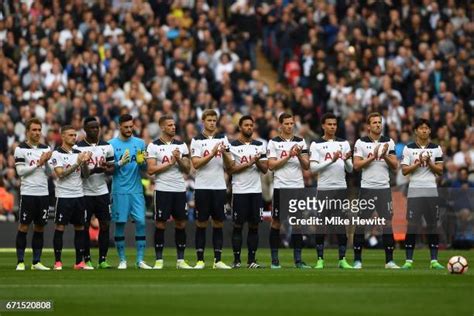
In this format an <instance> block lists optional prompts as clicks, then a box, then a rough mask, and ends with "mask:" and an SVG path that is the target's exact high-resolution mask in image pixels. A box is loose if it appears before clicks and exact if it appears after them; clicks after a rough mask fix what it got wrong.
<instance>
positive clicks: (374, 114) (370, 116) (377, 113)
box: [367, 112, 382, 124]
mask: <svg viewBox="0 0 474 316" xmlns="http://www.w3.org/2000/svg"><path fill="white" fill-rule="evenodd" d="M373 117H380V119H382V114H380V113H379V112H372V113H370V114H369V115H368V116H367V124H370V120H371V119H372V118H373Z"/></svg>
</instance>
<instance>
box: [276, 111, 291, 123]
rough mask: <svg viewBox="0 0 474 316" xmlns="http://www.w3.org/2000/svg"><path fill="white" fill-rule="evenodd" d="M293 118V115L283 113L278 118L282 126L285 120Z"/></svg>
mask: <svg viewBox="0 0 474 316" xmlns="http://www.w3.org/2000/svg"><path fill="white" fill-rule="evenodd" d="M292 117H293V115H291V114H288V113H283V114H281V115H280V116H279V117H278V122H280V124H282V123H283V121H284V120H286V119H289V118H292Z"/></svg>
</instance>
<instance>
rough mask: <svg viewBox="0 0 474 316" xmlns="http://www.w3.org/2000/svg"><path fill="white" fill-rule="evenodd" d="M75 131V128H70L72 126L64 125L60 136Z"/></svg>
mask: <svg viewBox="0 0 474 316" xmlns="http://www.w3.org/2000/svg"><path fill="white" fill-rule="evenodd" d="M71 129H72V130H75V128H74V127H73V126H72V125H69V124H68V125H64V126H63V127H61V134H64V133H65V132H66V131H69V130H71Z"/></svg>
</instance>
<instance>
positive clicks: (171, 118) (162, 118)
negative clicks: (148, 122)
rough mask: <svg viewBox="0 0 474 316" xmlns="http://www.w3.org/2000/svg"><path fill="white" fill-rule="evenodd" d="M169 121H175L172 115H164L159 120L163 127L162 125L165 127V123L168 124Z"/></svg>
mask: <svg viewBox="0 0 474 316" xmlns="http://www.w3.org/2000/svg"><path fill="white" fill-rule="evenodd" d="M168 120H173V121H174V118H173V117H172V116H171V115H163V116H161V117H160V119H159V120H158V125H160V126H161V125H163V123H164V122H166V121H168Z"/></svg>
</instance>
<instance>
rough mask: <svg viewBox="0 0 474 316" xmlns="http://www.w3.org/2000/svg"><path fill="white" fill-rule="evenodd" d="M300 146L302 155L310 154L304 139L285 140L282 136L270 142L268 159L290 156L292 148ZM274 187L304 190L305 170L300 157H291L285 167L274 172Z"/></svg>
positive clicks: (294, 137) (295, 137)
mask: <svg viewBox="0 0 474 316" xmlns="http://www.w3.org/2000/svg"><path fill="white" fill-rule="evenodd" d="M294 145H298V146H300V147H301V148H302V151H301V153H302V154H304V155H307V154H308V146H306V142H305V141H304V139H303V138H301V137H297V136H293V138H292V139H290V140H285V139H283V138H281V137H280V136H277V137H275V138H273V139H271V140H270V141H269V142H268V147H267V157H268V159H270V158H276V159H278V160H279V159H282V158H285V157H287V156H288V155H289V154H290V151H291V148H292V147H293V146H294ZM273 187H274V188H275V189H285V188H286V189H297V188H304V180H303V169H302V168H301V164H300V161H299V160H298V157H291V158H290V159H289V160H288V161H287V162H286V163H285V165H284V166H283V167H281V168H279V169H277V170H275V171H274V172H273Z"/></svg>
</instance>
